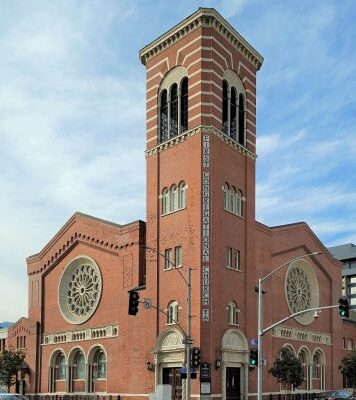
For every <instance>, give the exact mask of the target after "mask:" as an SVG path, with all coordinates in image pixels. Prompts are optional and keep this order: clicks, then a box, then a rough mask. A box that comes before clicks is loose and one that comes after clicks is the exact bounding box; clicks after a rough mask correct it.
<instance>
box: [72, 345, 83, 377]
mask: <svg viewBox="0 0 356 400" xmlns="http://www.w3.org/2000/svg"><path fill="white" fill-rule="evenodd" d="M73 378H74V379H85V357H84V354H83V353H82V352H81V351H78V352H77V354H76V355H75V358H74V364H73Z"/></svg>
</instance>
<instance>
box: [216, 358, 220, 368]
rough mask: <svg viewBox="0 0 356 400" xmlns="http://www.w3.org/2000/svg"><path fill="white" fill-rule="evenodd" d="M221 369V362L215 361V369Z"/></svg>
mask: <svg viewBox="0 0 356 400" xmlns="http://www.w3.org/2000/svg"><path fill="white" fill-rule="evenodd" d="M220 367H221V360H220V359H219V358H218V359H216V360H215V369H219V368H220Z"/></svg>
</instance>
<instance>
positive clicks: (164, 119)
mask: <svg viewBox="0 0 356 400" xmlns="http://www.w3.org/2000/svg"><path fill="white" fill-rule="evenodd" d="M167 139H168V98H167V90H162V92H161V96H160V141H161V142H164V141H165V140H167Z"/></svg>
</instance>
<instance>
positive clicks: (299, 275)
mask: <svg viewBox="0 0 356 400" xmlns="http://www.w3.org/2000/svg"><path fill="white" fill-rule="evenodd" d="M285 292H286V300H287V304H288V307H289V310H290V312H291V314H294V313H297V312H299V311H303V310H307V309H309V308H315V307H318V306H319V285H318V280H317V277H316V275H315V272H314V270H313V268H312V267H311V266H310V265H309V264H308V263H307V262H306V261H305V260H297V261H294V262H292V263H291V264H290V266H289V268H288V271H287V275H286V280H285ZM313 315H314V312H307V313H302V314H300V315H298V316H296V317H295V319H296V320H297V321H298V322H299V323H300V324H302V325H308V324H310V323H311V322H312V321H313V320H314V318H313Z"/></svg>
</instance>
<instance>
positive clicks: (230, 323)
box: [227, 322, 239, 326]
mask: <svg viewBox="0 0 356 400" xmlns="http://www.w3.org/2000/svg"><path fill="white" fill-rule="evenodd" d="M227 324H228V325H231V326H239V324H233V323H232V322H228V323H227Z"/></svg>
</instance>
